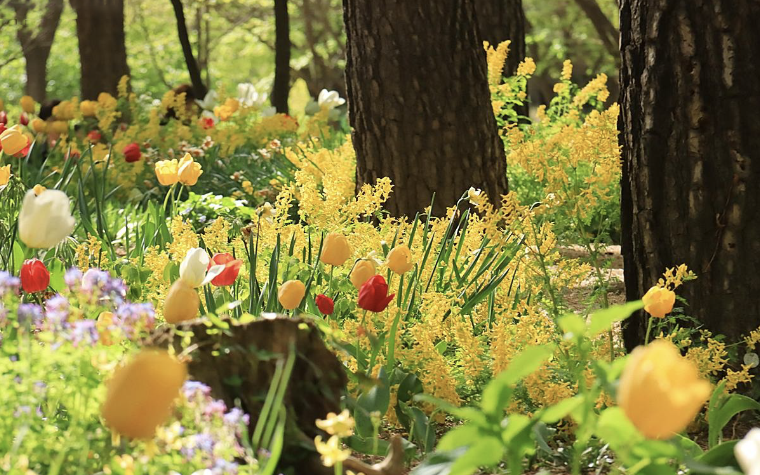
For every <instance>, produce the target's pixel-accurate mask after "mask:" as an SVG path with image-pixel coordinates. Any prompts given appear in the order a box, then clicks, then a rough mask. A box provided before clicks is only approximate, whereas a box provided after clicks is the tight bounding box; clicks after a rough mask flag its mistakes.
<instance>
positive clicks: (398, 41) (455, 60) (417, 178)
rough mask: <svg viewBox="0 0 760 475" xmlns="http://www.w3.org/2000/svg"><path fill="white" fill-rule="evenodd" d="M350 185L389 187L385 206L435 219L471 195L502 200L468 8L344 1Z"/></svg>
mask: <svg viewBox="0 0 760 475" xmlns="http://www.w3.org/2000/svg"><path fill="white" fill-rule="evenodd" d="M343 6H344V22H345V25H346V32H347V38H348V42H347V43H348V44H347V59H346V85H347V93H348V110H349V117H350V122H351V126H352V127H353V144H354V148H355V150H356V162H357V173H356V184H357V188H358V187H361V186H362V185H363V184H364V183H374V182H375V180H377V179H378V178H382V177H386V176H387V177H390V178H391V179H392V180H393V184H394V192H393V194H392V195H391V199H390V200H389V201H388V202H387V204H386V208H387V209H388V210H389V211H390V212H391V214H393V215H396V216H399V215H409V216H414V214H415V213H416V212H418V211H422V210H424V208H425V207H427V206H428V205H430V200H431V197H432V195H433V193H435V206H434V207H433V213H434V214H437V215H441V214H443V213H444V211H445V209H446V207H449V206H452V205H453V204H454V203H455V202H456V201H457V199H458V198H459V197H460V196H461V195H462V193H463V192H465V191H466V190H467V189H468V188H469V187H471V186H475V187H477V188H481V189H483V190H484V191H486V192H487V193H488V195H489V196H490V197H491V198H492V199H493V200H494V201H498V200H499V195H501V194H503V193H506V192H507V176H506V166H507V164H506V159H505V156H504V146H503V144H502V141H501V139H500V138H499V135H498V132H497V128H496V121H495V119H494V115H493V111H492V109H491V103H490V93H489V90H488V84H487V79H486V77H487V76H486V61H485V52H484V51H483V45H482V41H481V39H480V35H479V34H478V28H477V25H476V22H475V7H474V3H473V0H445V1H441V0H425V1H418V2H409V1H405V0H375V1H371V2H368V1H365V0H344V1H343Z"/></svg>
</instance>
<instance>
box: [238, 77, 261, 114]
mask: <svg viewBox="0 0 760 475" xmlns="http://www.w3.org/2000/svg"><path fill="white" fill-rule="evenodd" d="M237 91H238V101H240V104H242V105H243V107H257V108H258V107H261V106H262V105H263V104H264V101H266V100H267V95H266V94H260V93H259V91H257V90H256V86H254V85H253V84H251V83H248V82H246V83H242V84H238V87H237Z"/></svg>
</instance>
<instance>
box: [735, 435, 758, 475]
mask: <svg viewBox="0 0 760 475" xmlns="http://www.w3.org/2000/svg"><path fill="white" fill-rule="evenodd" d="M734 455H735V456H736V461H737V462H739V466H740V467H741V468H742V470H744V473H745V474H746V475H760V429H758V428H757V427H756V428H754V429H752V430H751V431H749V433H747V435H746V436H744V438H743V439H742V440H740V441H739V442H738V443H737V444H736V445H735V446H734Z"/></svg>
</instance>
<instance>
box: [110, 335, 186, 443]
mask: <svg viewBox="0 0 760 475" xmlns="http://www.w3.org/2000/svg"><path fill="white" fill-rule="evenodd" d="M186 377H187V368H186V367H185V364H184V363H181V362H179V361H177V359H176V358H174V357H172V356H171V355H169V353H167V352H166V351H164V350H154V349H150V350H143V351H141V352H140V353H139V354H138V355H137V356H135V357H134V358H133V359H132V361H131V362H129V363H128V364H127V365H125V366H122V367H120V368H118V369H117V370H116V371H115V372H114V374H113V377H112V378H111V380H110V381H109V382H108V393H107V395H106V401H105V403H104V404H103V409H102V415H103V419H105V421H106V423H107V424H108V426H109V427H111V429H113V430H114V431H115V432H117V433H119V434H121V435H124V436H126V437H132V438H139V439H150V438H152V437H153V435H154V434H155V432H156V428H157V427H158V426H159V425H161V424H163V423H164V422H166V420H167V419H168V418H169V416H170V415H171V410H172V405H173V404H174V400H175V399H176V398H177V396H179V391H180V389H181V388H182V385H183V384H184V382H185V378H186Z"/></svg>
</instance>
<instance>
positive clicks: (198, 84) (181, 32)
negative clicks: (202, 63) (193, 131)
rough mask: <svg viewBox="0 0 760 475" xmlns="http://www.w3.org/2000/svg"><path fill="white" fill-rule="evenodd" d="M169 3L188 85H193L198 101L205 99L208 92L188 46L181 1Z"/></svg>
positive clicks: (174, 0)
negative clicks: (188, 78) (188, 79)
mask: <svg viewBox="0 0 760 475" xmlns="http://www.w3.org/2000/svg"><path fill="white" fill-rule="evenodd" d="M171 2H172V7H173V8H174V17H175V18H176V20H177V36H178V37H179V43H180V45H181V46H182V54H183V55H184V57H185V65H186V66H187V72H188V74H189V75H190V83H191V84H192V85H193V95H194V96H195V97H196V98H198V99H203V98H204V97H206V92H208V90H207V89H206V85H205V84H203V79H202V78H201V70H200V68H199V67H198V62H197V61H196V60H195V56H194V55H193V47H192V46H191V45H190V35H189V34H188V32H187V24H186V23H185V10H184V8H183V6H182V0H171Z"/></svg>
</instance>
